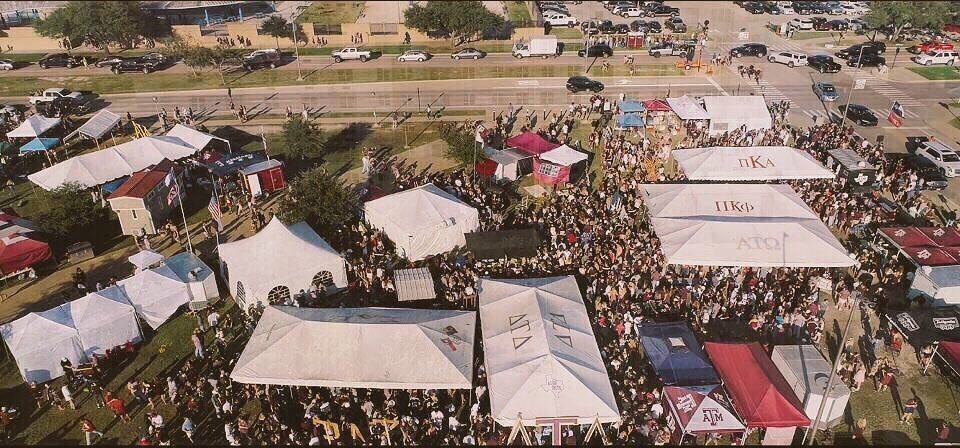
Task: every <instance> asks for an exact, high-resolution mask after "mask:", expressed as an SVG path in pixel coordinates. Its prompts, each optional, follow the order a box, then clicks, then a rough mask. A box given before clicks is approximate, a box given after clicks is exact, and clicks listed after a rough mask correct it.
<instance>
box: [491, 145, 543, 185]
mask: <svg viewBox="0 0 960 448" xmlns="http://www.w3.org/2000/svg"><path fill="white" fill-rule="evenodd" d="M483 154H484V155H486V157H487V159H489V160H492V161H494V162H496V163H497V168H496V170H494V172H493V177H494V178H495V179H508V180H517V177H518V176H519V174H520V173H519V171H520V170H519V168H518V166H517V163H518V162H520V161H521V160H524V159H529V158H531V157H533V156H531V155H529V154H524V153H522V152H520V151H517V150H515V149H510V148H507V149H504V150H503V151H501V150H498V149H494V148H491V147H489V146H485V147H484V148H483Z"/></svg>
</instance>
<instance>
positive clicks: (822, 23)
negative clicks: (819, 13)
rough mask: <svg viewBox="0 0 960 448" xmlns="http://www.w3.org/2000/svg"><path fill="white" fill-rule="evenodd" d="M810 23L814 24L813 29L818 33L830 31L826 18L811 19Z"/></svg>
mask: <svg viewBox="0 0 960 448" xmlns="http://www.w3.org/2000/svg"><path fill="white" fill-rule="evenodd" d="M810 21H811V22H813V29H815V30H817V31H829V30H830V29H829V28H827V22H828V20H827V18H826V17H811V18H810Z"/></svg>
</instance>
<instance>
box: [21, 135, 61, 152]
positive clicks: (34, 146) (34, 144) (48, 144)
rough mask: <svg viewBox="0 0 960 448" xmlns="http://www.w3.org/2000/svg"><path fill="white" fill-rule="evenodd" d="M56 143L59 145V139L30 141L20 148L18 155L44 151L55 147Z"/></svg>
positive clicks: (38, 138)
mask: <svg viewBox="0 0 960 448" xmlns="http://www.w3.org/2000/svg"><path fill="white" fill-rule="evenodd" d="M57 143H60V139H59V138H46V137H44V138H40V137H37V138H35V139H33V140H30V142H29V143H27V144H26V145H23V146H21V147H20V154H26V153H28V152H38V151H46V150H48V149H50V148H53V147H54V146H56V144H57Z"/></svg>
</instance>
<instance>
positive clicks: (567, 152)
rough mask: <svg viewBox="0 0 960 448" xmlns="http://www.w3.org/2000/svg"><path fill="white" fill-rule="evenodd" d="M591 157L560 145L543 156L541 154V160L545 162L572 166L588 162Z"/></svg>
mask: <svg viewBox="0 0 960 448" xmlns="http://www.w3.org/2000/svg"><path fill="white" fill-rule="evenodd" d="M588 157H589V156H587V155H586V154H584V153H582V152H580V151H577V150H576V149H573V148H571V147H569V146H567V145H560V146H558V147H556V148H554V149H551V150H549V151H547V152H545V153H543V154H540V160H544V161H547V162H550V163H553V164H556V165H561V166H571V165H573V164H575V163H579V162H582V161H584V160H587V158H588Z"/></svg>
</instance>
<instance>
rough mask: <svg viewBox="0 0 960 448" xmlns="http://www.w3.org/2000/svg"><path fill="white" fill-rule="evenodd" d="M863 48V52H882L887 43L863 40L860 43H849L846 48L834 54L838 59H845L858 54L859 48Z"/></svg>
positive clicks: (885, 49) (885, 48)
mask: <svg viewBox="0 0 960 448" xmlns="http://www.w3.org/2000/svg"><path fill="white" fill-rule="evenodd" d="M861 48H862V49H863V54H867V53H874V54H877V53H883V52H884V51H887V45H886V44H884V43H883V42H864V43H862V44H856V45H851V46H849V47H847V48H844V49H842V50H840V51H838V52H836V53H834V54H836V55H837V57H838V58H840V59H847V58H849V57H850V56H856V55H858V54H860V49H861Z"/></svg>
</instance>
